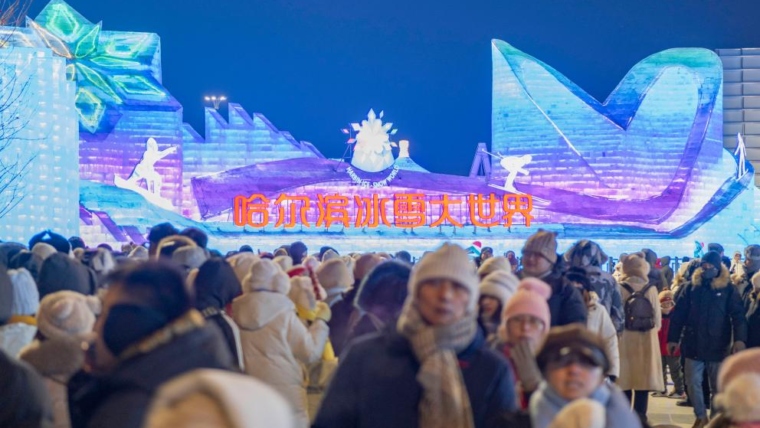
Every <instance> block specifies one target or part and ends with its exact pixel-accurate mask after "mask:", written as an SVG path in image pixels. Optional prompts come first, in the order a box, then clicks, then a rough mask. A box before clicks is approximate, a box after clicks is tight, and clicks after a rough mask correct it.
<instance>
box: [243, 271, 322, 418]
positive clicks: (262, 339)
mask: <svg viewBox="0 0 760 428" xmlns="http://www.w3.org/2000/svg"><path fill="white" fill-rule="evenodd" d="M304 279H306V278H304ZM306 280H307V281H308V279H306ZM242 288H243V295H242V296H240V297H238V298H237V299H235V300H234V301H233V302H232V312H233V315H232V319H233V320H235V322H236V323H237V325H238V327H240V341H241V343H242V347H243V358H244V361H245V371H246V373H248V374H250V375H252V376H254V377H256V378H258V379H260V380H262V381H264V382H265V383H267V384H269V385H271V386H272V387H274V388H275V389H276V390H277V391H278V392H280V393H281V394H282V395H283V396H284V397H285V398H286V399H287V400H288V402H289V403H290V405H291V406H292V407H293V410H294V415H295V418H296V420H297V422H298V426H299V427H306V426H308V424H309V416H308V413H307V411H306V408H307V401H306V388H305V386H304V379H305V371H304V365H308V364H312V363H314V362H316V361H317V360H319V358H320V357H321V356H322V351H323V350H324V347H325V342H326V341H327V335H328V333H329V328H328V327H327V321H328V320H329V319H330V308H329V307H328V306H327V305H325V304H324V303H321V302H320V304H319V305H317V306H318V307H319V309H318V310H317V311H316V314H315V320H314V323H313V324H311V326H309V327H308V328H307V327H306V326H305V325H304V323H303V322H302V321H301V320H300V319H298V315H296V307H295V304H294V303H293V301H292V300H291V299H290V298H289V297H288V292H289V291H290V281H289V279H288V276H287V275H286V274H285V273H284V272H283V271H282V269H280V267H279V266H278V265H277V264H275V263H274V262H273V261H271V260H266V259H263V260H259V261H257V262H256V263H254V264H253V265H252V266H251V269H250V271H249V273H248V275H247V276H246V277H245V278H244V279H243V282H242Z"/></svg>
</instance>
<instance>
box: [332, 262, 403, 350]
mask: <svg viewBox="0 0 760 428" xmlns="http://www.w3.org/2000/svg"><path fill="white" fill-rule="evenodd" d="M410 275H411V265H407V264H405V263H403V262H398V261H389V262H384V263H381V264H379V265H377V267H376V268H375V269H373V270H372V272H370V274H369V275H368V276H367V277H366V278H365V279H364V281H362V283H361V285H360V286H359V292H358V294H357V295H356V299H355V300H354V306H355V307H356V312H355V315H356V316H355V317H354V319H353V320H352V321H351V327H350V331H349V334H348V339H347V340H348V343H351V342H352V341H353V340H355V339H357V338H359V337H364V336H366V335H368V334H372V333H378V332H381V331H384V330H386V329H388V328H390V327H395V326H396V322H397V321H398V317H399V316H400V315H401V309H402V308H403V306H404V301H406V297H407V295H408V291H409V290H408V284H409V276H410ZM342 347H343V346H342Z"/></svg>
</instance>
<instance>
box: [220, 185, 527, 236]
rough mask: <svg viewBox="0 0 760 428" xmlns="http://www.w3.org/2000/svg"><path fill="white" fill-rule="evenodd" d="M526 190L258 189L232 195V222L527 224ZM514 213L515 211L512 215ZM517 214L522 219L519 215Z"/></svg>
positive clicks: (254, 224)
mask: <svg viewBox="0 0 760 428" xmlns="http://www.w3.org/2000/svg"><path fill="white" fill-rule="evenodd" d="M532 210H533V198H532V197H531V196H530V195H513V194H506V195H499V196H497V195H495V194H493V193H491V194H489V195H482V194H470V195H456V196H452V195H445V194H444V195H437V196H428V195H424V194H422V193H394V194H391V195H378V194H373V195H371V196H354V197H353V198H351V197H349V196H344V195H339V194H332V195H325V194H317V195H316V198H315V197H313V196H312V197H309V196H306V195H288V194H285V193H283V194H280V195H279V197H277V198H276V199H271V198H268V197H266V196H264V195H262V194H258V193H257V194H253V195H251V196H250V197H245V196H242V195H240V196H236V197H235V199H234V201H233V221H234V223H235V225H236V226H250V227H254V228H263V227H267V226H269V225H270V224H271V223H274V227H277V228H279V227H283V228H285V229H289V228H294V227H307V228H308V227H312V226H314V227H325V228H329V227H330V226H332V225H342V226H343V227H368V228H376V227H379V226H381V225H382V226H387V227H397V228H416V227H425V226H427V227H438V226H454V227H465V226H477V227H497V226H504V227H511V226H513V225H525V226H527V227H530V223H531V220H533V216H532V214H531V212H532ZM516 215H517V217H515V216H516ZM520 220H521V221H520Z"/></svg>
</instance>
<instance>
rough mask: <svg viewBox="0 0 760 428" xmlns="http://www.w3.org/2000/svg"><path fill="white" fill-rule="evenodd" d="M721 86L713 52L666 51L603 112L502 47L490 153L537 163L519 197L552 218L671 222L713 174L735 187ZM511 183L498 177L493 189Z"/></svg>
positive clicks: (548, 71)
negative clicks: (536, 200) (546, 204)
mask: <svg viewBox="0 0 760 428" xmlns="http://www.w3.org/2000/svg"><path fill="white" fill-rule="evenodd" d="M722 84H723V68H722V65H721V62H720V59H719V57H718V56H717V55H716V54H715V53H714V52H712V51H709V50H707V49H697V48H684V49H669V50H666V51H663V52H660V53H657V54H654V55H652V56H650V57H648V58H646V59H644V60H643V61H641V62H640V63H638V64H637V65H636V66H634V68H633V69H632V70H631V71H630V72H629V73H628V74H627V75H626V76H625V77H624V78H623V80H622V81H621V82H620V84H619V85H618V86H617V88H615V90H614V91H613V92H612V94H611V95H610V96H609V97H608V98H607V100H606V101H605V102H604V103H600V102H599V101H597V100H595V99H594V98H593V97H591V96H590V95H588V94H587V93H586V92H585V91H583V90H582V89H581V88H579V87H578V86H577V85H575V84H574V83H572V82H571V81H569V80H568V79H567V78H566V77H565V76H563V75H562V74H560V73H559V72H557V71H556V70H554V69H553V68H551V67H550V66H548V65H546V64H544V63H542V62H541V61H539V60H537V59H535V58H533V57H531V56H529V55H527V54H525V53H523V52H521V51H519V50H517V49H515V48H514V47H512V46H511V45H509V44H507V43H505V42H502V41H498V40H496V41H494V42H493V116H492V126H493V129H492V131H493V135H492V137H493V140H492V149H493V151H495V152H498V153H501V154H502V155H504V156H523V155H532V156H533V160H532V163H531V165H530V166H529V167H528V169H529V170H530V174H529V175H521V176H519V177H518V178H517V179H516V180H515V187H516V188H517V189H518V190H520V191H523V192H526V193H531V194H533V195H536V196H539V197H541V198H543V199H546V200H548V201H551V202H552V209H554V210H559V211H564V212H568V213H578V214H583V215H584V216H591V217H597V218H615V217H619V216H622V217H620V219H621V220H625V219H626V218H625V217H626V216H627V215H628V216H629V219H630V220H631V221H645V222H654V223H657V222H660V221H662V220H663V219H665V218H666V217H668V216H669V215H670V214H672V213H673V211H674V210H675V209H676V207H677V206H678V205H679V203H681V202H682V198H683V197H684V194H685V192H686V190H687V188H688V187H689V185H690V184H693V183H691V182H692V181H693V180H701V179H705V178H706V177H707V176H710V175H711V174H710V170H711V169H715V170H719V171H720V174H722V176H721V177H715V175H716V174H715V172H716V171H712V176H711V177H708V178H710V179H711V180H713V181H715V183H714V184H715V185H717V186H720V185H721V184H723V183H722V182H723V181H725V180H726V179H729V178H730V175H731V168H730V167H729V168H726V165H727V162H728V163H730V162H734V161H733V159H732V158H731V157H730V155H729V154H728V153H727V152H726V151H725V150H724V149H723V144H722V133H723V132H722V129H723V127H722V121H723V112H722ZM734 165H735V162H734ZM505 176H506V172H504V171H496V174H494V177H493V179H494V181H495V182H499V181H503V180H504V177H505ZM710 187H715V186H710ZM710 196H711V195H710Z"/></svg>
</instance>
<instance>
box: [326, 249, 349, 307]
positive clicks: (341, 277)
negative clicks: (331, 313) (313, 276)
mask: <svg viewBox="0 0 760 428" xmlns="http://www.w3.org/2000/svg"><path fill="white" fill-rule="evenodd" d="M317 279H318V280H319V284H320V285H321V286H322V287H323V288H324V289H325V291H326V292H327V298H325V303H327V305H328V306H330V307H332V306H333V305H334V304H335V303H337V302H339V301H340V300H341V299H343V293H345V292H346V291H348V289H349V287H351V286H352V285H353V283H354V275H353V274H352V273H351V272H350V271H349V270H348V267H347V266H346V264H345V263H344V262H343V260H341V259H340V258H333V259H329V260H327V261H324V262H322V264H320V265H319V267H318V268H317Z"/></svg>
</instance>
